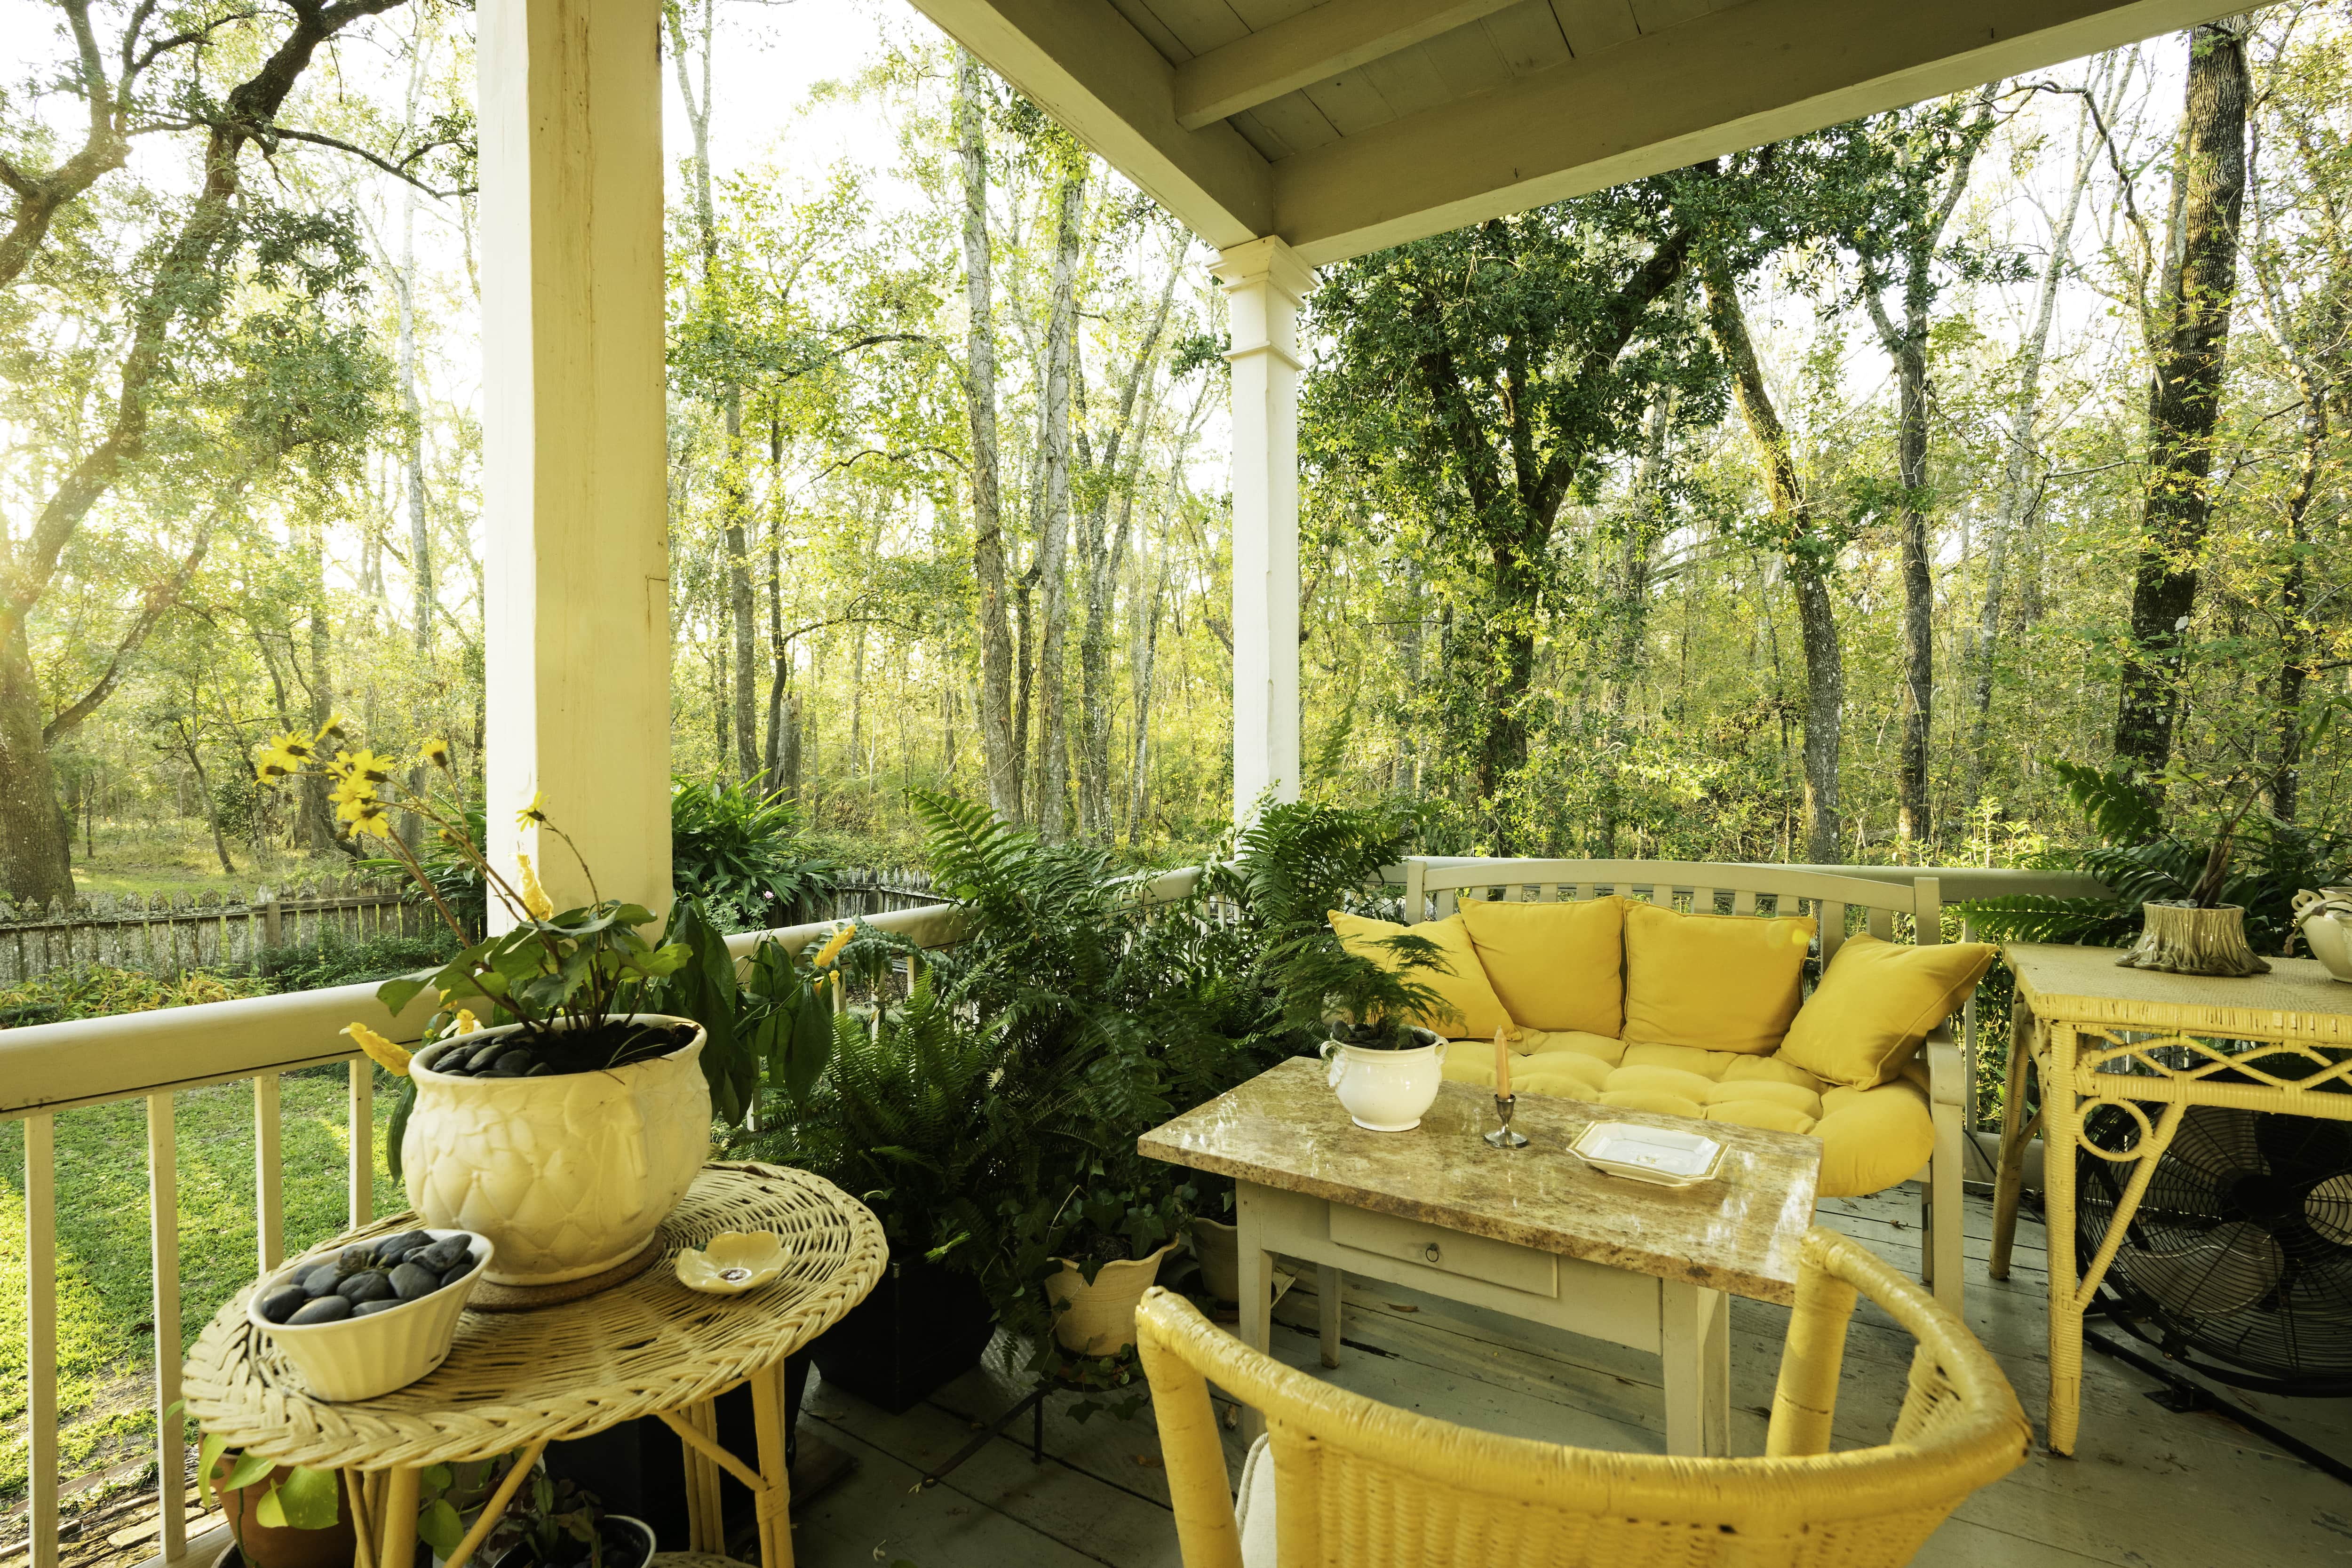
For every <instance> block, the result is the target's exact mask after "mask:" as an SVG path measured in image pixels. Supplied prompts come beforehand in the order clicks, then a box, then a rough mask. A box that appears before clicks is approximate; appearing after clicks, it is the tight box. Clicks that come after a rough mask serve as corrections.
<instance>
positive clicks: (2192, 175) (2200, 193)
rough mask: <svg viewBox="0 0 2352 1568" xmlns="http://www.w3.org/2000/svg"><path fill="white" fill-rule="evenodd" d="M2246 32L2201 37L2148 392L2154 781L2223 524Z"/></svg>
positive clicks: (2139, 623) (2146, 574) (2146, 512)
mask: <svg viewBox="0 0 2352 1568" xmlns="http://www.w3.org/2000/svg"><path fill="white" fill-rule="evenodd" d="M2244 28H2245V24H2244V22H2243V21H2242V19H2236V18H2233V19H2231V20H2230V21H2226V22H2212V23H2207V24H2205V25H2203V26H2200V27H2198V28H2197V29H2196V30H2195V31H2194V32H2192V33H2191V34H2190V35H2189V85H2188V101H2187V108H2186V110H2184V113H2183V122H2182V132H2183V134H2182V138H2181V140H2182V143H2183V147H2182V166H2181V171H2180V174H2179V218H2178V220H2177V228H2176V231H2175V236H2174V241H2173V244H2172V245H2171V247H2170V254H2171V257H2172V258H2173V259H2172V260H2171V261H2170V262H2169V263H2168V267H2167V269H2166V271H2165V274H2164V277H2163V280H2162V288H2161V290H2160V292H2159V295H2158V324H2159V327H2160V330H2161V331H2162V335H2163V346H2162V349H2161V351H2160V353H2159V355H2158V360H2157V363H2156V365H2155V367H2154V368H2155V376H2154V379H2153V381H2152V382H2151V384H2150V386H2149V390H2148V401H2147V436H2148V441H2147V446H2148V452H2147V497H2146V500H2145V502H2144V504H2143V507H2142V511H2141V521H2140V546H2139V564H2138V569H2137V572H2136V573H2135V574H2134V575H2133V581H2132V602H2131V630H2130V636H2129V640H2128V641H2127V642H2126V644H2125V647H2124V650H2123V651H2124V657H2123V670H2122V682H2121V687H2122V689H2121V691H2120V694H2119V696H2118V700H2117V703H2116V756H2117V757H2118V758H2119V759H2121V760H2123V761H2125V762H2128V763H2133V764H2135V765H2136V766H2137V767H2139V768H2141V769H2143V770H2145V771H2146V772H2147V773H2161V772H2162V771H2163V769H2164V766H2165V763H2167V761H2168V760H2169V759H2170V757H2171V755H2172V732H2173V724H2174V721H2175V719H2176V717H2177V715H2178V711H2179V682H2180V678H2181V673H2182V666H2183V661H2184V657H2185V645H2186V643H2187V631H2188V625H2189V616H2190V615H2191V613H2192V612H2193V611H2194V610H2195V608H2196V604H2197V584H2198V578H2199V557H2200V555H2201V554H2202V553H2203V551H2204V546H2205V535H2206V530H2207V528H2208V526H2209V524H2210V521H2211V517H2212V510H2213V497H2212V491H2211V489H2210V481H2211V478H2212V471H2213V432H2214V429H2215V426H2217V424H2218V423H2219V421H2220V418H2221V384H2222V378H2223V374H2224V372H2225V371H2226V369H2227V361H2228V353H2229V342H2230V309H2231V302H2232V300H2233V299H2234V297H2235V294H2236V290H2237V276H2238V219H2239V216H2240V214H2241V213H2242V210H2243V208H2244V205H2245V196H2246V182H2247V169H2246V105H2247V98H2248V79H2247V70H2246V43H2245V31H2244Z"/></svg>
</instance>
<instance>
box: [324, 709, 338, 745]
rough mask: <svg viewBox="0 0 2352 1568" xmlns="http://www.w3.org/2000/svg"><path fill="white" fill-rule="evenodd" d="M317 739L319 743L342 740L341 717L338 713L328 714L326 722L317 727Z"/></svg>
mask: <svg viewBox="0 0 2352 1568" xmlns="http://www.w3.org/2000/svg"><path fill="white" fill-rule="evenodd" d="M319 739H320V741H321V742H327V741H340V740H341V739H343V716H342V715H341V714H340V713H330V714H328V715H327V721H326V722H325V723H323V724H321V725H320V726H319Z"/></svg>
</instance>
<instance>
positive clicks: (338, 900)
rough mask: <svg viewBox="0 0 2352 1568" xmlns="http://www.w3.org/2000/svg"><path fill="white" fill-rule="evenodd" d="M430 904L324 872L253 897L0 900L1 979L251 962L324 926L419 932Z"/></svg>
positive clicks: (357, 933)
mask: <svg viewBox="0 0 2352 1568" xmlns="http://www.w3.org/2000/svg"><path fill="white" fill-rule="evenodd" d="M429 913H430V911H429V910H426V909H425V908H424V907H423V906H421V905H417V904H414V903H410V902H408V901H407V900H405V899H404V897H403V896H402V889H401V888H400V887H399V886H398V885H397V884H394V883H389V882H377V881H373V880H372V879H366V878H362V877H357V876H352V877H340V878H337V877H329V878H323V879H319V880H316V881H310V882H300V883H297V884H295V885H294V886H292V887H289V888H283V889H278V888H260V889H255V891H254V892H253V894H252V895H251V896H250V897H246V896H243V895H239V894H236V893H231V894H228V895H226V897H224V896H223V895H222V894H221V893H219V892H217V891H212V890H207V891H205V892H202V893H152V894H147V895H144V896H142V895H141V894H138V893H124V894H120V895H111V894H105V893H99V894H93V895H91V896H90V897H88V898H80V899H76V900H74V901H73V903H72V905H71V906H70V907H68V905H67V904H65V903H64V902H63V901H62V900H51V901H50V903H49V904H48V906H47V908H46V909H44V908H42V907H41V906H39V905H37V904H12V903H9V902H7V901H6V900H0V984H10V985H13V984H17V983H18V982H20V981H26V980H32V979H36V978H37V977H39V976H41V975H44V974H49V973H55V972H57V971H58V970H71V969H86V968H89V967H91V966H93V965H97V964H105V965H108V966H110V967H111V968H116V969H136V970H142V971H145V972H146V973H151V974H176V973H182V972H183V971H186V970H192V969H202V970H211V971H215V972H231V973H234V972H242V971H247V970H250V969H251V968H252V967H253V966H254V963H255V961H256V960H257V959H258V958H259V957H260V955H261V954H262V952H264V951H265V950H267V949H269V948H273V947H286V946H291V945H293V944H295V943H298V942H315V941H317V940H318V939H319V937H320V936H321V935H323V934H324V933H325V932H327V931H338V932H340V933H341V934H342V935H343V936H346V937H349V938H352V940H354V941H357V940H361V939H363V938H367V937H375V936H394V935H403V936H409V935H415V934H416V933H418V932H420V931H423V930H424V929H425V919H426V917H427V915H428V914H429Z"/></svg>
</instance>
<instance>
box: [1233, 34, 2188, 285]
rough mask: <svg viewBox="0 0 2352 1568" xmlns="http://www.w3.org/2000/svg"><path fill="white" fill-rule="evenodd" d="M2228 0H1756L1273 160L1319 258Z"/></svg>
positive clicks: (1292, 228) (1728, 147)
mask: <svg viewBox="0 0 2352 1568" xmlns="http://www.w3.org/2000/svg"><path fill="white" fill-rule="evenodd" d="M2229 11H2230V6H2229V5H2226V4H2222V3H2220V0H2127V3H2125V4H2120V5H2119V4H2115V3H2113V0H1974V3H1972V4H1970V5H1967V6H1958V5H1907V4H1906V5H1890V4H1887V3H1886V0H1750V3H1749V4H1747V5H1737V6H1734V7H1732V8H1730V9H1728V10H1724V11H1719V12H1717V13H1716V14H1714V15H1713V16H1707V17H1706V18H1704V19H1702V20H1700V21H1696V22H1687V23H1685V24H1683V25H1682V26H1675V27H1672V28H1669V29H1667V30H1665V31H1664V32H1660V33H1656V34H1648V35H1644V36H1643V37H1640V38H1637V39H1635V40H1633V42H1631V43H1627V44H1623V45H1621V46H1619V47H1615V48H1612V49H1606V50H1603V51H1601V53H1600V54H1599V55H1598V56H1597V57H1595V58H1591V59H1578V60H1572V61H1570V62H1569V63H1567V64H1565V65H1561V66H1557V67H1554V68H1552V69H1550V70H1547V71H1543V72H1539V73H1538V74H1536V75H1534V76H1528V77H1521V78H1519V79H1517V80H1514V81H1512V82H1510V83H1507V85H1505V86H1502V87H1499V88H1497V89H1495V90H1494V91H1492V92H1489V93H1486V94H1484V95H1482V96H1480V97H1477V98H1473V99H1468V100H1462V101H1460V102H1456V103H1453V104H1449V105H1447V106H1445V107H1444V108H1441V109H1435V110H1428V111H1427V112H1424V113H1421V114H1414V115H1409V116H1406V117H1405V118H1402V119H1400V120H1395V121H1390V122H1389V123H1387V124H1385V125H1381V126H1378V127H1376V128H1373V129H1371V130H1369V131H1366V132H1360V133H1357V134H1350V135H1349V136H1347V137H1346V138H1344V139H1343V140H1341V141H1339V142H1334V143H1331V144H1330V145H1328V146H1325V147H1320V148H1318V149H1316V150H1315V151H1314V152H1311V153H1299V154H1298V155H1297V156H1295V157H1291V158H1286V159H1285V160H1283V161H1282V162H1281V163H1276V165H1274V204H1275V215H1276V232H1277V233H1279V234H1280V235H1281V236H1282V237H1283V238H1284V239H1285V240H1286V241H1288V242H1289V244H1290V245H1291V246H1292V247H1293V248H1295V249H1296V250H1297V252H1298V253H1299V255H1300V256H1301V258H1303V259H1305V260H1306V261H1307V263H1308V265H1310V266H1324V265H1328V264H1329V263H1331V262H1334V261H1339V260H1343V259H1345V258H1349V257H1351V256H1360V255H1362V254H1364V253H1365V252H1367V251H1370V250H1378V249H1381V248H1383V247H1388V246H1391V245H1398V244H1402V243H1403V242H1404V241H1406V240H1410V239H1417V238H1420V237H1423V236H1424V235H1430V234H1435V233H1439V232H1441V231H1443V230H1445V229H1450V228H1457V227H1460V226H1464V225H1465V224H1472V223H1478V222H1481V221H1484V220H1485V219H1486V218H1489V217H1492V216H1496V215H1498V214H1503V213H1510V212H1519V211H1524V210H1526V209H1527V208H1529V207H1535V206H1541V205H1545V204H1547V203H1550V202H1556V201H1560V200H1564V199H1566V198H1567V197H1569V196H1572V195H1582V194H1584V193H1586V192H1589V191H1595V190H1600V189H1602V188H1604V187H1606V186H1609V185H1612V184H1619V183H1621V182H1623V181H1626V180H1633V179H1639V178H1642V177H1643V176H1645V175H1649V174H1661V173H1664V171H1666V170H1669V169H1678V168H1682V167H1684V166H1685V165H1687V164H1690V163H1696V162H1697V161H1699V160H1700V159H1703V158H1711V157H1718V156H1721V155H1722V154H1724V153H1732V152H1738V151H1739V150H1741V149H1744V148H1748V147H1753V146H1757V145H1759V144H1760V143H1763V142H1771V141H1776V140H1779V139H1780V138H1782V137H1787V136H1795V135H1801V134H1804V133H1805V132H1811V131H1816V130H1819V129H1821V128H1822V126H1825V125H1834V124H1837V123H1839V122H1840V121H1847V120H1853V119H1856V118H1859V117H1861V116H1863V115H1866V114H1874V113H1878V112H1881V111H1883V110H1889V109H1895V108H1898V107H1900V106H1902V105H1904V104H1908V103H1916V102H1918V101H1920V100H1923V99H1927V98H1934V97H1937V96H1940V95H1942V94H1945V93H1950V92H1959V91H1964V90H1966V89H1969V88H1972V87H1976V86H1979V85H1980V84H1982V83H1984V82H1987V81H1990V80H1993V79H1999V78H2002V77H2009V76H2015V75H2019V74H2021V73H2023V72H2027V71H2032V70H2039V69H2042V68H2044V67H2047V66H2051V65H2055V64H2058V63H2060V62H2063V61H2065V60H2071V59H2078V58H2082V57H2083V56H2085V55H2090V54H2095V53H2097V52H2098V51H2100V50H2102V49H2108V48H2115V47H2119V46H2122V45H2125V44H2128V43H2132V42H2136V41H2137V40H2139V39H2142V38H2146V37H2153V36H2155V35H2157V34H2159V33H2168V32H2175V31H2179V30H2180V29H2182V28H2185V27H2188V26H2193V25H2195V24H2197V23H2199V22H2203V21H2210V20H2211V19H2212V18H2213V17H2214V16H2223V15H2227V14H2229Z"/></svg>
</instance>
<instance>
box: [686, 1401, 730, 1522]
mask: <svg viewBox="0 0 2352 1568" xmlns="http://www.w3.org/2000/svg"><path fill="white" fill-rule="evenodd" d="M684 1415H685V1417H686V1420H687V1422H688V1425H690V1426H693V1428H694V1429H695V1430H696V1431H698V1432H699V1433H701V1434H702V1435H703V1436H706V1437H709V1439H710V1440H711V1441H712V1442H713V1443H714V1444H715V1443H717V1442H718V1441H719V1406H718V1405H715V1404H713V1403H712V1402H711V1401H709V1400H708V1399H706V1400H703V1401H702V1402H701V1403H700V1404H698V1405H688V1406H687V1407H686V1410H685V1412H684ZM678 1449H679V1452H680V1454H681V1455H682V1456H683V1457H684V1459H685V1463H686V1538H687V1545H688V1549H689V1550H691V1551H695V1552H709V1553H710V1554H711V1555H712V1556H714V1557H724V1556H725V1555H727V1520H726V1515H725V1513H724V1511H723V1510H722V1508H721V1500H720V1496H719V1467H718V1466H717V1465H714V1464H712V1463H711V1462H710V1461H709V1458H705V1457H704V1455H703V1452H702V1450H701V1449H699V1448H695V1447H688V1446H687V1445H685V1444H683V1443H681V1444H680V1445H678Z"/></svg>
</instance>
